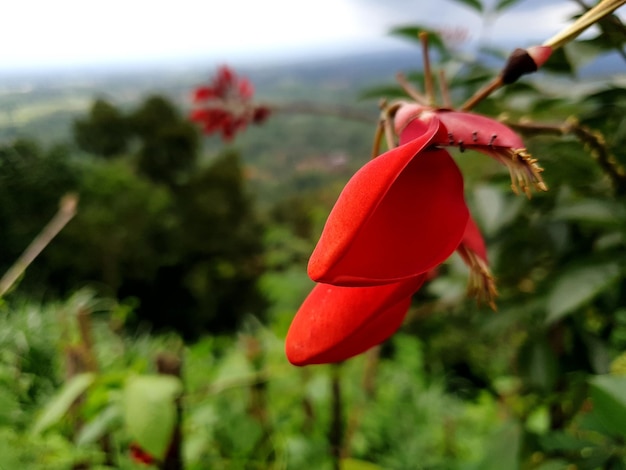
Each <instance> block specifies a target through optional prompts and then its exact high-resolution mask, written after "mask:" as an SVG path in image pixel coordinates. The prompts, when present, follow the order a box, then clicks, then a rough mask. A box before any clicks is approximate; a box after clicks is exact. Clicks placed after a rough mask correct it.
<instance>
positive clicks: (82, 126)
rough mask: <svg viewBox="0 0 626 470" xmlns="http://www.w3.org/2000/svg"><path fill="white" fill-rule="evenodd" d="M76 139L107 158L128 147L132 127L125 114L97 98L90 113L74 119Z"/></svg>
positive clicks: (91, 150) (95, 153)
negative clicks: (130, 127)
mask: <svg viewBox="0 0 626 470" xmlns="http://www.w3.org/2000/svg"><path fill="white" fill-rule="evenodd" d="M73 131H74V140H75V141H76V144H77V145H78V147H79V148H80V149H81V150H83V151H85V152H88V153H91V154H94V155H98V156H101V157H105V158H111V157H114V156H118V155H120V154H123V153H124V152H125V151H126V149H127V148H128V144H129V138H130V129H129V125H128V122H127V120H126V118H125V117H124V115H123V114H122V113H121V112H120V110H119V109H117V108H116V107H115V106H113V105H112V104H111V103H109V102H108V101H106V100H103V99H101V98H99V99H97V100H95V101H94V102H93V104H92V105H91V109H90V111H89V114H88V115H87V116H86V117H84V118H79V119H76V120H75V121H74V128H73Z"/></svg>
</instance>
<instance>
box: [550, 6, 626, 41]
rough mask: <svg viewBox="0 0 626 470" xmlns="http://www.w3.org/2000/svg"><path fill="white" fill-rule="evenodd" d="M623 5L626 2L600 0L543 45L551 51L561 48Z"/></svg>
mask: <svg viewBox="0 0 626 470" xmlns="http://www.w3.org/2000/svg"><path fill="white" fill-rule="evenodd" d="M625 3H626V0H602V1H601V2H600V3H598V4H597V5H596V6H595V7H593V8H591V9H590V10H588V11H587V12H586V13H585V14H584V15H582V16H581V17H579V18H578V19H577V20H576V21H575V22H574V23H572V24H571V25H570V26H569V27H567V28H565V29H564V30H563V31H560V32H559V33H557V34H555V35H554V36H552V37H551V38H550V39H548V40H547V41H546V42H544V43H543V45H544V46H548V47H551V48H552V49H558V48H559V47H562V46H563V45H565V44H567V43H568V42H569V41H571V40H572V39H574V38H576V37H577V36H578V35H579V34H580V33H582V32H583V31H584V30H585V29H587V28H588V27H589V26H591V25H593V24H595V23H597V22H598V21H600V20H601V19H602V18H604V17H605V16H607V15H610V14H611V13H613V12H614V11H615V10H617V9H618V8H619V7H621V6H622V5H624V4H625Z"/></svg>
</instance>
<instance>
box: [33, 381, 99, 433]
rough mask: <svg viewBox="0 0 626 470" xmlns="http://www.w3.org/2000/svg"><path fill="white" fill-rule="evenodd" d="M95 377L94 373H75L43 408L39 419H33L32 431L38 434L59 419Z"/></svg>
mask: <svg viewBox="0 0 626 470" xmlns="http://www.w3.org/2000/svg"><path fill="white" fill-rule="evenodd" d="M95 378H96V376H95V374H92V373H85V374H79V375H75V376H74V377H72V378H71V379H70V380H69V381H67V382H66V383H65V384H64V385H63V387H61V389H60V390H59V392H58V393H57V394H56V395H55V396H54V397H53V398H52V400H51V401H50V402H49V403H48V405H47V406H46V407H45V408H44V410H43V412H42V413H41V415H40V416H39V419H38V420H37V421H35V424H34V426H33V429H32V432H33V433H34V434H39V433H41V432H43V431H45V430H46V429H48V428H49V427H50V426H52V425H53V424H55V423H56V422H57V421H59V420H60V419H61V418H62V417H63V415H65V413H67V411H68V410H69V409H70V407H71V406H72V404H73V403H74V402H75V401H76V399H77V398H78V397H79V396H81V395H82V394H83V393H84V392H85V390H87V389H88V388H89V386H90V385H91V384H92V383H93V382H94V380H95Z"/></svg>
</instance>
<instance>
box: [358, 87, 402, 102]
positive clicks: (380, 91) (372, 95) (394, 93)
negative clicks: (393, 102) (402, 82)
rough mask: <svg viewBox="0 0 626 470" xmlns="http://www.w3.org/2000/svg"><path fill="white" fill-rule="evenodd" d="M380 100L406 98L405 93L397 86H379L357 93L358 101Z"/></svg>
mask: <svg viewBox="0 0 626 470" xmlns="http://www.w3.org/2000/svg"><path fill="white" fill-rule="evenodd" d="M380 98H387V99H389V98H406V92H405V91H404V90H402V88H400V87H399V86H397V85H381V86H374V87H368V88H366V89H365V90H363V91H361V92H360V93H359V99H360V100H369V99H377V100H378V99H380Z"/></svg>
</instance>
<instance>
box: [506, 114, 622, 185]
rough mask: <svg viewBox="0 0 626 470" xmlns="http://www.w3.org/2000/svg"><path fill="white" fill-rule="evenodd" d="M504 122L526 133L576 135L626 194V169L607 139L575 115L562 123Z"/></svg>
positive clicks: (613, 181) (613, 182) (612, 180)
mask: <svg viewBox="0 0 626 470" xmlns="http://www.w3.org/2000/svg"><path fill="white" fill-rule="evenodd" d="M503 122H504V123H505V124H506V125H507V126H509V127H511V128H513V129H515V130H516V131H519V132H522V133H526V134H552V135H567V134H570V135H574V136H575V137H576V138H577V139H578V140H580V141H581V142H582V143H583V144H585V145H586V146H587V147H588V148H589V149H590V150H591V155H592V157H593V158H594V159H595V160H596V161H597V162H598V165H600V167H601V168H602V170H603V171H604V172H605V173H606V174H607V175H608V177H609V178H610V179H611V183H612V184H613V188H614V189H615V192H616V193H617V194H619V195H623V194H626V170H625V169H624V167H623V166H621V165H620V164H619V162H618V161H617V159H616V158H615V155H613V154H612V153H611V152H610V151H609V149H608V148H607V145H606V140H605V138H604V136H603V135H602V133H600V132H599V131H595V130H591V129H589V128H588V127H585V126H582V125H580V123H579V122H578V121H577V120H576V119H575V118H573V117H572V118H569V119H568V120H567V121H566V122H565V123H564V124H561V125H545V124H535V123H528V122H510V121H507V120H504V121H503Z"/></svg>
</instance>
